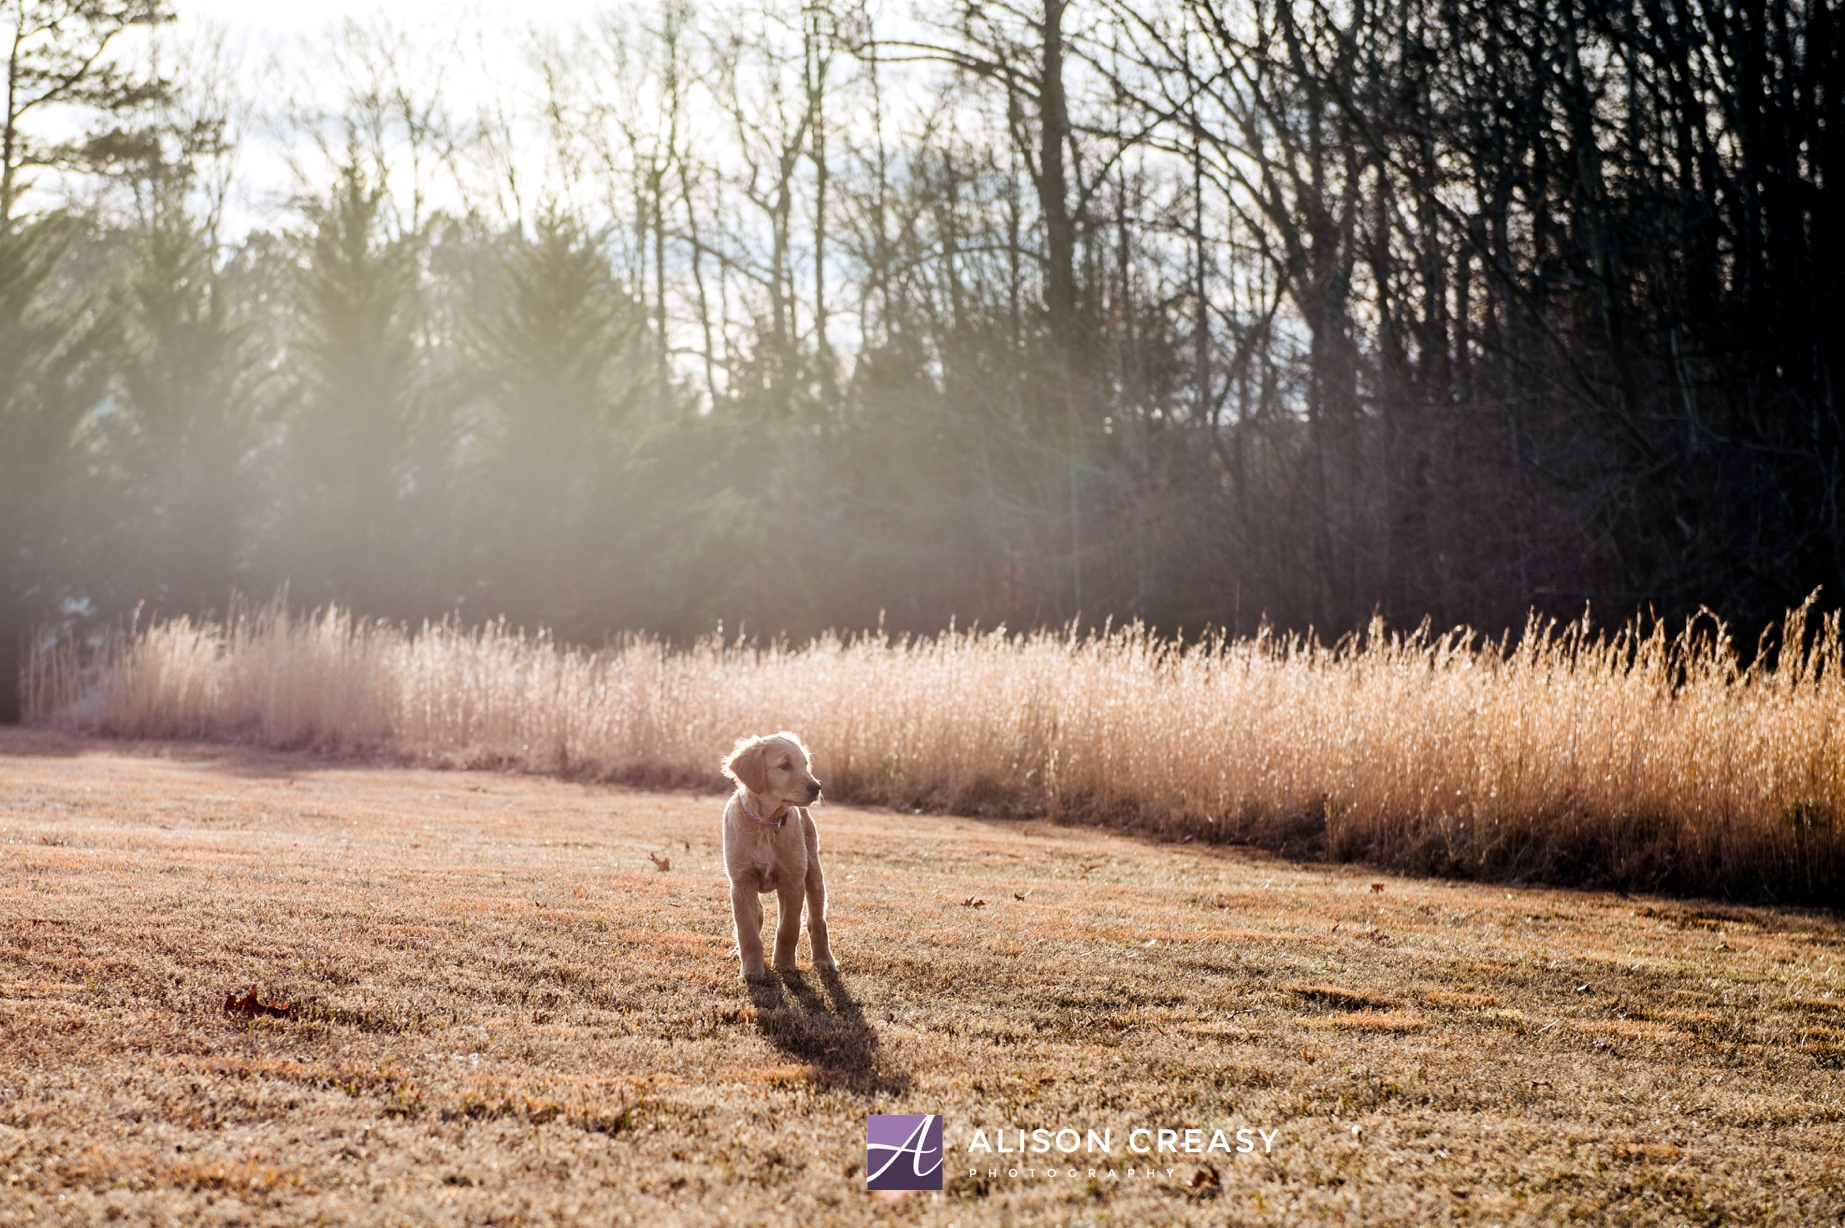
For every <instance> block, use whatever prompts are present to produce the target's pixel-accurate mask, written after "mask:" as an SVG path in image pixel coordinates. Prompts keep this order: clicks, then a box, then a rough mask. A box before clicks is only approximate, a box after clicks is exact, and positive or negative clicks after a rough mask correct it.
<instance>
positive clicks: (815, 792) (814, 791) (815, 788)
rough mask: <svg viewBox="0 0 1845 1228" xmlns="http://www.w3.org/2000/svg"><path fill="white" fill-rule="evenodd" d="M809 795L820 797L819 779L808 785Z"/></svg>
mask: <svg viewBox="0 0 1845 1228" xmlns="http://www.w3.org/2000/svg"><path fill="white" fill-rule="evenodd" d="M807 796H809V797H819V796H820V782H819V781H817V780H816V781H814V782H813V783H812V784H810V785H808V786H807Z"/></svg>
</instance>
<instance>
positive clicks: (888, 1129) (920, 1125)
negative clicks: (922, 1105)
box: [865, 1113, 942, 1190]
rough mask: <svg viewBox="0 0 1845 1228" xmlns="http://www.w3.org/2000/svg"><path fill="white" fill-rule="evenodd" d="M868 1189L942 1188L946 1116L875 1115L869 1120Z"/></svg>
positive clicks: (915, 1114)
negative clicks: (943, 1132)
mask: <svg viewBox="0 0 1845 1228" xmlns="http://www.w3.org/2000/svg"><path fill="white" fill-rule="evenodd" d="M865 1188H866V1189H868V1190H939V1189H941V1188H942V1115H941V1114H940V1113H882V1114H880V1113H874V1114H872V1115H871V1116H869V1117H867V1118H866V1119H865Z"/></svg>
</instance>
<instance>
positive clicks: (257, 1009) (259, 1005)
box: [224, 985, 295, 1019]
mask: <svg viewBox="0 0 1845 1228" xmlns="http://www.w3.org/2000/svg"><path fill="white" fill-rule="evenodd" d="M224 1013H225V1014H227V1015H242V1016H243V1017H244V1018H245V1019H256V1018H258V1017H263V1016H266V1017H268V1018H271V1019H292V1018H294V1015H295V1008H294V1007H293V1006H292V1005H290V1004H289V1003H287V1002H265V1001H263V1000H262V999H261V998H259V997H257V996H256V986H254V985H252V986H250V989H249V992H248V993H246V994H244V996H243V997H241V998H240V997H238V996H237V991H236V990H232V991H231V992H230V993H227V994H225V995H224Z"/></svg>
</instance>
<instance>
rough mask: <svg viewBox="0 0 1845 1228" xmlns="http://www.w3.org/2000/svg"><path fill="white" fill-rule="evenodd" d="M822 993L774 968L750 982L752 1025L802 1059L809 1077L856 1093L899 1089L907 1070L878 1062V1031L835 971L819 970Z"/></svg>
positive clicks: (802, 979)
mask: <svg viewBox="0 0 1845 1228" xmlns="http://www.w3.org/2000/svg"><path fill="white" fill-rule="evenodd" d="M818 975H819V979H820V984H821V986H822V987H823V988H824V989H825V991H826V996H825V997H822V996H821V995H820V994H819V993H817V992H815V990H814V987H813V984H812V983H811V982H810V981H809V980H808V974H806V973H803V972H775V973H771V974H770V976H769V977H768V978H766V979H764V980H760V981H751V982H750V985H749V992H750V1000H751V1001H752V1002H754V1003H755V1004H756V1026H757V1027H758V1028H759V1029H760V1030H761V1031H762V1035H763V1038H764V1039H765V1040H767V1041H768V1042H769V1043H770V1044H771V1045H774V1046H775V1047H776V1048H777V1049H779V1050H781V1051H782V1052H783V1053H786V1054H787V1055H788V1056H789V1057H792V1058H797V1059H799V1060H800V1061H802V1062H805V1063H806V1064H807V1066H808V1068H809V1069H810V1071H811V1072H812V1074H811V1077H812V1079H813V1080H814V1082H816V1083H819V1084H822V1085H824V1086H828V1087H844V1088H849V1089H851V1090H853V1091H857V1092H891V1093H895V1092H902V1091H904V1090H905V1089H907V1088H908V1087H909V1085H910V1079H909V1076H908V1075H907V1074H904V1073H902V1072H900V1071H896V1070H893V1069H891V1067H890V1064H889V1062H888V1061H880V1060H879V1059H880V1057H881V1056H882V1055H880V1053H879V1051H878V1033H877V1030H876V1029H874V1028H873V1027H872V1026H871V1024H870V1023H868V1022H867V1021H866V1019H865V1014H864V1012H863V1011H862V1010H860V1009H859V1005H858V1003H857V1002H856V1001H855V1000H854V999H853V997H852V992H851V991H850V990H849V989H847V988H846V983H845V981H844V980H843V979H842V978H841V977H840V975H839V974H838V973H837V972H822V973H819V974H818Z"/></svg>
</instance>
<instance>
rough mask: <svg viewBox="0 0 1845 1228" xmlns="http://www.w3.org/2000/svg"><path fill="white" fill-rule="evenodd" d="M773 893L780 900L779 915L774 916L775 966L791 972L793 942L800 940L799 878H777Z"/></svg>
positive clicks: (792, 969)
mask: <svg viewBox="0 0 1845 1228" xmlns="http://www.w3.org/2000/svg"><path fill="white" fill-rule="evenodd" d="M775 894H776V896H777V897H778V898H779V899H780V900H781V915H780V916H778V917H776V918H775V967H776V969H777V970H779V971H781V972H793V971H794V970H795V963H794V948H795V944H796V943H798V942H800V941H801V880H800V879H798V878H782V879H780V880H778V881H777V882H776V884H775Z"/></svg>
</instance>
